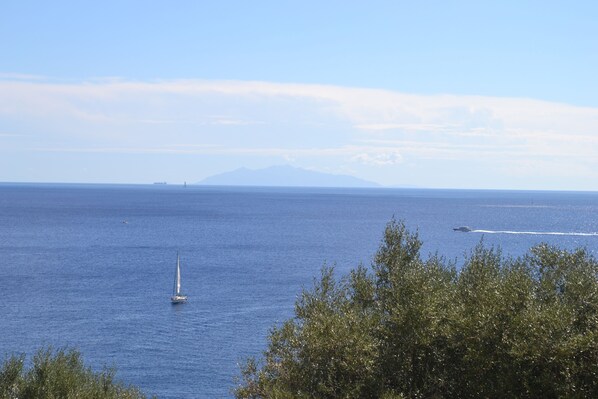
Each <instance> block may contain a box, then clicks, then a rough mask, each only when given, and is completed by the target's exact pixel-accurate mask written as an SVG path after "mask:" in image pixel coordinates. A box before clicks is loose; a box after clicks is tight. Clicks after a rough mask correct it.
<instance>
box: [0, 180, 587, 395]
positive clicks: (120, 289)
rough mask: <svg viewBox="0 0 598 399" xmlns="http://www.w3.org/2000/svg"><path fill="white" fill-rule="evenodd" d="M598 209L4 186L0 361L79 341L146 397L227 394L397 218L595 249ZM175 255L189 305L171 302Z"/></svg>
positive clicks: (529, 197) (580, 197)
mask: <svg viewBox="0 0 598 399" xmlns="http://www.w3.org/2000/svg"><path fill="white" fill-rule="evenodd" d="M597 215H598V193H596V192H538V191H492V190H487V191H475V190H471V191H470V190H424V189H316V188H313V189H310V188H249V187H247V188H242V187H201V186H188V187H187V188H183V187H181V186H171V185H137V186H134V185H131V186H127V185H61V184H8V183H4V184H0V336H1V337H2V339H1V340H0V356H5V355H7V354H10V353H26V354H28V355H31V354H32V353H34V352H35V350H36V349H38V348H40V347H42V346H44V345H53V346H54V347H65V346H68V347H74V348H77V349H79V350H80V351H81V352H82V354H83V356H84V359H85V360H86V362H88V363H89V364H91V365H92V366H93V367H94V368H96V369H99V368H101V367H102V366H103V365H108V366H110V365H114V366H116V367H117V370H118V373H117V377H118V378H119V379H121V380H123V381H124V382H125V383H128V384H134V385H138V386H140V387H141V388H142V389H143V391H144V392H146V393H147V394H150V395H151V394H155V395H157V396H158V397H159V398H166V399H170V398H227V397H231V396H232V394H231V389H232V388H233V387H234V381H233V378H234V377H235V376H236V375H238V370H239V368H238V365H237V364H238V363H240V362H243V360H244V359H245V358H247V357H248V356H253V355H259V354H260V353H261V352H262V351H263V350H264V349H265V347H266V337H267V334H268V331H269V329H270V328H271V327H272V326H273V325H274V324H276V323H280V322H282V321H284V320H286V319H288V318H289V317H291V316H292V314H293V304H294V301H295V298H296V297H297V295H298V294H299V293H300V291H301V289H302V287H307V288H309V287H310V286H311V285H312V282H313V279H314V278H315V277H317V276H318V274H319V271H320V269H321V267H322V265H323V264H324V262H327V263H329V264H336V270H337V273H338V274H339V275H343V274H346V273H347V272H348V271H349V270H350V269H352V268H354V267H355V266H356V265H358V264H359V263H360V262H361V263H364V264H366V265H367V264H369V263H370V261H371V259H372V256H373V255H374V253H375V251H376V249H377V247H378V245H379V243H380V240H381V238H382V233H383V230H384V227H385V225H386V224H387V223H388V221H389V220H390V219H391V218H392V217H393V216H394V217H395V218H397V219H401V220H404V221H405V223H406V224H407V226H408V227H409V228H410V229H412V230H415V229H418V231H419V234H420V238H421V239H422V240H423V242H424V247H423V249H422V253H423V255H424V257H426V256H427V254H428V253H432V252H436V251H437V252H438V253H439V254H440V255H443V256H445V257H447V258H448V259H457V261H458V263H460V262H462V260H463V258H464V255H465V254H466V253H467V252H469V251H470V250H471V249H472V248H474V247H475V245H476V244H478V243H479V242H480V239H482V237H483V240H484V243H485V245H487V246H492V245H493V246H500V247H501V248H502V251H503V254H504V255H506V256H520V255H523V254H524V253H525V252H526V251H527V250H528V249H529V248H530V247H531V246H532V245H535V244H538V243H540V242H547V243H549V244H552V245H558V246H560V247H562V248H567V249H573V248H577V247H580V246H583V247H586V248H587V249H588V251H589V252H590V253H592V254H593V255H594V256H596V255H597V254H598V216H597ZM123 222H126V223H123ZM462 225H467V226H470V227H471V228H472V229H474V231H473V232H470V233H459V232H454V231H453V230H452V229H453V227H457V226H462ZM177 251H179V252H180V255H181V267H182V279H183V282H182V285H183V291H185V292H186V293H187V294H188V295H189V302H188V303H187V304H185V305H181V306H172V305H171V304H170V302H169V297H170V295H171V291H172V285H173V277H174V267H175V262H176V253H177Z"/></svg>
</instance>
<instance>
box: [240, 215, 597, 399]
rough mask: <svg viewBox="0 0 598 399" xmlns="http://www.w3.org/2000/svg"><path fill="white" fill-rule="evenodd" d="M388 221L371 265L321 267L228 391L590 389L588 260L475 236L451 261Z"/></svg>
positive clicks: (592, 324)
mask: <svg viewBox="0 0 598 399" xmlns="http://www.w3.org/2000/svg"><path fill="white" fill-rule="evenodd" d="M420 248H421V241H420V240H419V238H418V235H417V233H415V234H413V233H410V232H409V231H407V229H406V228H405V225H404V224H403V223H401V222H397V221H395V220H392V221H391V222H390V223H389V224H388V225H387V227H386V230H385V233H384V238H383V240H382V243H381V245H380V248H379V250H378V252H377V253H376V255H375V257H374V260H373V263H372V267H371V268H366V267H364V266H359V267H357V268H356V269H354V270H353V271H352V272H351V273H350V274H349V275H348V276H346V277H344V278H341V279H337V278H335V275H334V270H333V268H331V267H326V266H325V267H324V268H323V270H322V275H321V277H320V279H319V280H317V281H315V283H314V287H313V288H312V289H311V290H304V292H302V294H301V296H300V297H299V298H298V300H297V302H296V305H295V317H294V318H292V319H290V320H288V321H286V322H285V323H284V324H282V325H281V326H278V327H275V328H273V330H272V332H271V334H270V337H269V345H268V348H267V350H266V351H265V353H264V357H263V359H261V360H259V361H257V360H255V359H250V360H249V361H248V362H247V363H246V364H245V365H244V367H242V370H241V378H240V382H239V385H238V387H237V388H236V390H235V395H236V397H237V398H386V399H391V398H483V397H486V398H499V397H500V398H540V397H541V398H590V397H592V398H595V397H598V263H597V262H596V260H595V259H594V258H592V257H591V256H590V255H588V253H587V252H586V251H585V250H583V249H579V250H576V251H573V252H568V251H562V250H560V249H558V248H554V247H550V246H548V245H539V246H536V247H534V248H532V249H531V250H530V252H529V254H528V255H526V256H525V257H522V258H520V259H516V260H511V259H505V258H503V256H502V255H501V253H500V251H498V250H495V249H493V248H490V249H488V248H485V247H484V245H483V244H482V243H480V244H479V245H478V246H477V247H476V248H475V249H474V250H473V251H472V252H471V253H470V254H469V256H468V257H467V259H466V260H465V262H464V264H463V265H462V267H461V268H460V269H459V271H457V268H456V267H455V265H454V264H451V263H450V262H446V261H445V260H444V259H443V258H440V257H438V256H432V257H429V258H428V259H427V260H423V259H422V257H421V256H420Z"/></svg>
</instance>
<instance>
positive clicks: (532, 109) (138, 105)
mask: <svg viewBox="0 0 598 399" xmlns="http://www.w3.org/2000/svg"><path fill="white" fill-rule="evenodd" d="M0 117H1V118H0V131H1V130H5V131H6V130H8V129H9V130H10V131H11V136H12V135H15V136H22V137H23V139H22V142H21V147H20V148H21V150H22V151H30V150H32V149H35V150H36V151H72V152H106V153H108V152H113V153H123V152H125V153H126V152H136V153H164V154H184V153H188V154H210V155H215V156H221V155H222V156H225V155H226V156H231V157H233V156H251V157H278V158H281V159H286V160H290V161H292V162H294V163H296V164H299V165H300V164H301V162H302V160H304V159H307V158H309V164H310V165H313V164H317V162H318V161H317V160H318V159H320V160H321V165H322V166H321V167H322V168H323V169H324V168H327V167H332V166H331V165H330V160H334V162H335V163H336V164H341V163H342V164H349V163H353V164H355V165H364V166H378V167H379V169H380V170H382V169H384V168H385V167H388V166H391V165H397V164H400V163H409V164H417V165H420V169H421V170H422V171H423V172H421V173H425V170H426V168H428V169H430V172H429V173H430V174H431V173H438V169H437V164H435V166H434V168H435V169H434V172H432V171H431V170H432V167H431V166H428V163H427V162H431V161H435V162H440V161H442V162H445V163H444V165H445V166H446V168H447V169H446V171H447V173H450V172H449V169H450V168H449V167H450V165H451V163H454V162H461V161H463V160H465V159H467V160H470V161H471V162H475V165H472V167H471V173H474V170H475V169H476V168H477V169H478V170H484V168H485V167H486V165H487V164H488V163H489V162H492V163H495V164H496V163H498V164H501V165H502V170H503V172H504V173H505V175H504V176H505V178H507V176H508V175H509V173H510V172H509V173H507V171H509V170H516V169H518V168H525V169H526V170H538V171H541V170H547V168H546V165H548V164H549V165H551V167H550V169H551V170H552V171H554V170H558V171H559V176H560V175H563V176H567V175H569V176H572V175H573V174H575V173H577V172H576V171H580V170H587V169H588V168H594V169H596V170H598V157H597V156H596V154H598V109H596V108H588V107H575V106H571V105H567V104H560V103H552V102H546V101H539V100H532V99H522V98H498V97H481V96H456V95H416V94H404V93H398V92H393V91H388V90H378V89H363V88H347V87H337V86H326V85H307V84H281V83H270V82H239V81H205V80H170V81H152V82H136V81H126V80H123V79H99V80H97V79H96V80H93V81H89V82H81V83H78V84H74V83H56V82H50V81H46V80H43V79H41V78H39V77H32V78H30V79H27V76H16V75H15V76H12V75H11V74H9V75H7V74H4V75H2V74H0ZM13 132H14V133H13ZM0 136H2V137H7V135H6V134H3V135H2V134H0ZM26 137H28V138H26ZM177 143H178V144H177ZM181 143H184V144H181ZM13 147H14V145H13ZM0 149H1V148H0ZM326 162H328V164H327V163H326ZM306 163H307V162H306ZM356 167H357V166H356ZM567 171H570V172H567ZM478 173H481V172H478ZM538 173H541V172H538ZM546 173H548V172H546ZM380 180H383V179H380ZM593 187H595V184H594V186H593Z"/></svg>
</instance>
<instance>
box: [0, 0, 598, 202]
mask: <svg viewBox="0 0 598 399" xmlns="http://www.w3.org/2000/svg"><path fill="white" fill-rule="evenodd" d="M596 20H598V3H595V2H591V1H576V2H569V3H559V2H548V3H547V2H540V1H530V2H525V3H522V2H517V1H505V2H500V3H499V4H495V3H490V4H483V3H481V2H477V1H456V2H450V3H446V2H432V3H431V4H430V3H426V4H422V3H412V2H397V1H372V2H368V3H367V4H366V3H361V2H355V3H353V2H340V1H329V2H325V3H321V2H315V1H303V2H289V3H285V4H281V3H280V2H274V1H258V2H252V3H243V2H241V3H238V2H228V1H224V2H217V3H213V4H202V2H193V1H181V2H177V3H176V6H173V5H172V4H147V3H146V2H141V1H125V2H116V1H113V0H108V1H105V2H102V3H93V2H92V3H82V2H72V1H56V2H51V3H38V2H33V1H19V2H8V3H5V4H3V5H2V6H0V45H1V47H2V49H3V57H2V59H1V60H0V181H2V182H89V183H151V182H154V181H167V182H172V183H176V182H179V183H182V182H183V181H187V182H191V181H199V180H202V179H204V178H207V177H209V176H212V175H216V174H219V173H223V172H227V171H231V170H234V169H237V168H240V167H247V168H251V169H260V168H265V167H268V166H271V165H280V164H289V165H292V166H295V167H300V168H303V169H307V170H312V171H318V172H322V173H329V174H338V175H351V176H354V177H356V178H359V179H363V180H368V181H373V182H377V183H380V184H381V185H384V186H395V185H408V186H419V187H430V188H473V189H475V188H488V189H530V190H533V189H541V190H588V191H595V190H598V97H597V96H596V93H597V92H598V80H597V79H596V78H595V71H596V70H598V41H596V40H595V38H596V37H598V25H597V24H596V23H595V21H596Z"/></svg>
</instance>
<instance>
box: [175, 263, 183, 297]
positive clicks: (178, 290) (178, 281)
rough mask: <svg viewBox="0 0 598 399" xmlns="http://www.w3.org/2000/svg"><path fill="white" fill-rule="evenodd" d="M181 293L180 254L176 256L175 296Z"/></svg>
mask: <svg viewBox="0 0 598 399" xmlns="http://www.w3.org/2000/svg"><path fill="white" fill-rule="evenodd" d="M180 293H181V260H180V258H179V254H178V253H177V254H176V271H175V273H174V295H179V294H180Z"/></svg>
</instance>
